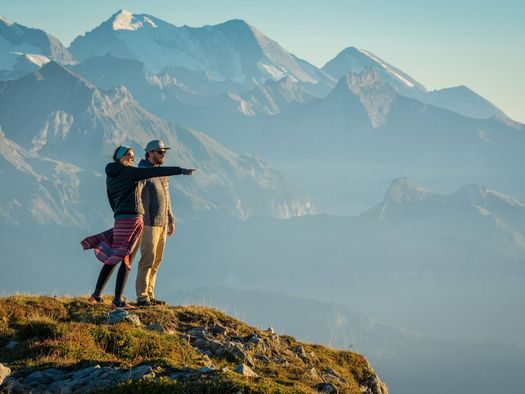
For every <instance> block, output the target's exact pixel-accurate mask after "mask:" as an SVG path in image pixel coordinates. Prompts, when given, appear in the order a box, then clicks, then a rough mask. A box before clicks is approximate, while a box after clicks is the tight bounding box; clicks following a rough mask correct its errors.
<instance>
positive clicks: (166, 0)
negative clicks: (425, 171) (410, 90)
mask: <svg viewBox="0 0 525 394" xmlns="http://www.w3.org/2000/svg"><path fill="white" fill-rule="evenodd" d="M121 8H125V9H127V10H129V11H131V12H133V13H147V14H151V15H154V16H156V17H158V18H160V19H164V20H165V21H167V22H170V23H173V24H175V25H179V26H180V25H188V26H202V25H205V24H217V23H221V22H224V21H226V20H228V19H244V20H245V21H247V22H248V23H250V24H251V25H253V26H254V27H256V28H257V29H258V30H260V31H261V32H262V33H264V34H266V35H267V36H269V37H270V38H272V39H274V40H275V41H277V42H278V43H279V44H281V46H283V47H284V48H285V49H287V50H288V51H290V52H292V53H293V54H295V55H296V56H298V57H300V58H303V59H305V60H307V61H309V62H311V63H313V64H315V65H316V66H323V65H324V64H325V63H326V62H327V61H328V60H330V59H331V58H333V57H334V56H336V55H337V53H339V52H340V51H341V50H342V49H344V48H346V47H348V46H355V47H358V48H362V49H366V50H369V51H371V52H373V53H374V54H376V55H377V56H379V57H381V58H383V59H384V60H386V61H387V62H389V63H391V64H393V65H394V66H396V67H398V68H400V69H401V70H403V71H405V72H406V73H408V74H409V75H410V76H412V77H413V78H415V79H416V80H418V81H419V82H421V83H422V84H423V85H425V86H426V87H427V88H428V89H439V88H444V87H449V86H457V85H467V86H468V87H470V88H471V89H473V90H475V91H476V92H477V93H479V94H481V95H482V96H483V97H485V98H487V99H489V100H490V101H492V102H493V103H494V104H496V105H497V106H499V107H500V108H501V109H502V110H503V111H505V112H506V113H507V114H508V115H510V116H511V117H512V118H514V119H515V120H518V121H521V122H524V123H525V1H523V0H521V1H520V0H500V1H495V0H483V1H481V0H439V1H434V0H431V1H425V2H423V1H416V0H399V1H394V0H359V1H356V0H328V1H324V2H321V1H310V0H302V1H299V0H266V1H247V0H245V1H241V0H215V1H212V0H192V1H188V0H149V1H138V0H126V1H124V0H114V1H111V0H89V1H73V0H46V1H42V0H25V1H24V0H0V15H3V16H4V17H7V18H8V19H10V20H12V21H14V22H18V23H20V24H23V25H26V26H30V27H37V28H41V29H43V30H45V31H47V32H48V33H51V34H53V35H54V36H56V37H57V38H59V39H60V40H61V41H62V42H63V43H64V44H65V45H66V46H67V45H69V43H70V42H71V41H72V40H73V39H74V38H75V37H76V36H77V35H79V34H84V33H85V32H86V31H88V30H91V29H93V28H94V27H95V26H97V25H99V24H100V23H101V22H102V21H104V20H106V19H108V18H109V17H110V16H111V15H112V14H113V13H115V12H116V11H118V10H119V9H121Z"/></svg>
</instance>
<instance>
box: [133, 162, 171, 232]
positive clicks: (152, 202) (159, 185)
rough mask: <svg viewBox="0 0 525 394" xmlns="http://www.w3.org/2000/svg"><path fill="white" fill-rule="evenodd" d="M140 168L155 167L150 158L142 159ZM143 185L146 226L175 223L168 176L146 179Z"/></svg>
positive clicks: (163, 225) (162, 225)
mask: <svg viewBox="0 0 525 394" xmlns="http://www.w3.org/2000/svg"><path fill="white" fill-rule="evenodd" d="M139 168H155V166H154V165H153V164H151V163H150V162H149V161H148V160H144V159H142V160H141V161H140V163H139ZM142 182H143V187H142V205H143V206H144V224H145V225H146V226H158V227H165V226H167V225H168V223H173V224H175V216H173V212H172V210H171V201H170V191H169V180H168V177H166V176H163V177H158V178H151V179H146V180H144V181H142Z"/></svg>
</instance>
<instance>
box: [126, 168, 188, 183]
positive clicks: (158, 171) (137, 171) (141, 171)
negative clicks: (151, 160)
mask: <svg viewBox="0 0 525 394" xmlns="http://www.w3.org/2000/svg"><path fill="white" fill-rule="evenodd" d="M125 171H128V172H129V174H130V177H131V179H133V180H134V181H141V180H143V179H148V178H156V177H159V176H170V175H188V174H189V173H190V170H188V169H186V168H180V167H151V168H137V167H126V170H125Z"/></svg>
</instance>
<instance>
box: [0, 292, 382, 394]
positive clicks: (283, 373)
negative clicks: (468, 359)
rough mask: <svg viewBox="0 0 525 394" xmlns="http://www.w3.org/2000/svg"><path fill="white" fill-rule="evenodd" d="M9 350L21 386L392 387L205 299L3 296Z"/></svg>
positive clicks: (1, 314) (0, 326)
mask: <svg viewBox="0 0 525 394" xmlns="http://www.w3.org/2000/svg"><path fill="white" fill-rule="evenodd" d="M0 358H1V360H2V362H3V363H2V364H0V385H1V387H0V390H1V391H2V392H12V393H24V392H33V393H44V392H45V393H73V392H75V393H90V392H95V391H104V392H130V391H137V390H138V389H139V388H142V389H150V390H160V389H168V388H172V390H173V392H179V391H177V390H182V391H181V392H187V391H190V390H191V391H192V392H193V390H198V391H199V392H201V391H205V392H210V390H211V392H230V390H233V389H234V388H235V392H240V393H263V392H272V393H274V392H282V393H289V392H290V393H291V392H301V393H315V392H324V393H339V392H345V393H356V394H357V393H360V394H361V393H367V394H387V393H388V388H387V386H386V385H385V384H384V383H383V382H382V381H381V380H380V378H379V377H378V376H377V374H376V373H375V371H374V370H373V368H372V367H371V366H370V364H369V363H368V361H367V360H366V359H365V358H364V357H363V356H361V355H359V354H356V353H352V352H348V351H337V350H333V349H327V348H325V347H323V346H319V345H310V344H305V343H300V342H298V341H296V340H295V339H294V338H292V337H290V336H286V335H278V334H276V333H275V332H274V330H273V329H272V328H269V329H268V330H265V331H261V330H258V329H255V328H253V327H250V326H247V325H246V324H244V323H243V322H241V321H238V320H235V319H232V318H230V317H228V316H226V315H225V314H223V313H221V312H219V311H216V310H213V309H211V308H207V307H202V306H201V307H196V306H178V307H172V306H155V307H149V308H135V309H133V310H131V311H124V310H116V311H110V310H109V304H99V305H90V304H88V303H87V302H86V301H83V300H82V299H78V298H76V299H72V298H56V297H53V298H51V297H27V296H26V297H24V296H12V297H7V298H2V299H0Z"/></svg>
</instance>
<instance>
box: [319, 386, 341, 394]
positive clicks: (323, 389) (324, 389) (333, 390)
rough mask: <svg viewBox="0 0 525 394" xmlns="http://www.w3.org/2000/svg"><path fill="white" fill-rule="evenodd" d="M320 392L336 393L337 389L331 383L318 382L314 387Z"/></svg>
mask: <svg viewBox="0 0 525 394" xmlns="http://www.w3.org/2000/svg"><path fill="white" fill-rule="evenodd" d="M315 388H316V389H317V391H319V392H320V393H329V394H337V393H339V390H337V387H335V386H334V385H333V384H332V383H319V384H318V385H317V386H316V387H315Z"/></svg>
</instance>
